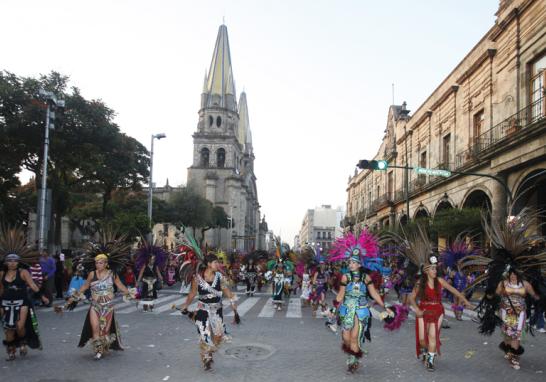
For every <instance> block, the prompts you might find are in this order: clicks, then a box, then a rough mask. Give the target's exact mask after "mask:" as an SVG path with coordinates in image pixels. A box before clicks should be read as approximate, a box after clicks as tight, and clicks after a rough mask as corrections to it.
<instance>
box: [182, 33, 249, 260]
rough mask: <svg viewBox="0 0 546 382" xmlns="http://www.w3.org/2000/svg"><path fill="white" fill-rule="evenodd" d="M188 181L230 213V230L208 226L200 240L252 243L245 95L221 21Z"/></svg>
mask: <svg viewBox="0 0 546 382" xmlns="http://www.w3.org/2000/svg"><path fill="white" fill-rule="evenodd" d="M188 185H189V186H190V187H193V188H194V189H195V190H196V191H197V192H198V193H199V194H201V195H202V196H204V197H205V198H207V199H208V200H210V201H211V202H212V204H213V205H215V206H221V207H222V208H224V211H225V212H226V213H227V214H228V216H231V217H232V219H233V220H232V221H233V228H232V229H231V230H229V229H228V230H226V229H220V230H209V231H207V233H206V237H205V241H206V242H207V244H208V245H209V246H214V247H220V248H222V249H224V250H230V249H232V248H236V249H238V250H247V251H248V250H252V249H255V248H257V247H258V240H257V236H258V231H259V218H260V212H259V207H260V205H259V203H258V193H257V188H256V177H255V175H254V153H253V148H252V134H251V132H250V122H249V113H248V106H247V101H246V94H245V93H244V92H243V93H242V94H241V96H240V99H239V103H237V93H236V90H235V80H234V77H233V68H232V65H231V54H230V49H229V39H228V33H227V28H226V26H225V25H221V26H220V28H219V30H218V37H217V38H216V44H215V46H214V52H213V55H212V61H211V64H210V68H209V70H208V73H206V74H205V79H204V83H203V92H202V94H201V108H200V110H199V121H198V123H197V131H196V132H195V133H194V134H193V164H192V165H191V167H189V168H188Z"/></svg>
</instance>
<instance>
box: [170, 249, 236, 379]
mask: <svg viewBox="0 0 546 382" xmlns="http://www.w3.org/2000/svg"><path fill="white" fill-rule="evenodd" d="M204 265H205V269H202V270H201V271H200V272H197V273H196V274H195V276H194V278H193V280H192V283H191V290H190V293H189V294H188V297H187V299H186V302H185V303H184V304H182V305H181V306H180V310H181V311H182V312H183V313H187V311H188V307H189V306H190V304H191V303H192V301H193V299H194V298H195V296H197V297H198V299H199V302H198V304H197V310H196V311H195V312H192V314H191V317H192V319H193V320H194V321H195V325H196V326H197V331H198V333H199V337H200V342H199V347H200V354H201V362H202V363H203V368H204V369H205V370H210V369H211V366H212V363H213V358H212V355H213V353H214V352H215V351H217V350H218V347H219V346H220V344H221V343H222V341H226V340H229V338H228V337H227V335H226V327H225V325H224V318H223V317H224V316H223V311H222V297H223V295H224V294H225V295H226V296H227V297H228V298H229V300H230V302H231V307H232V308H233V310H234V311H236V309H237V306H236V304H235V300H236V299H235V296H234V294H233V293H232V292H231V290H230V289H229V287H228V285H227V282H226V279H225V278H224V276H223V275H222V274H221V273H220V272H219V270H218V269H219V264H218V257H216V255H213V254H209V255H207V256H206V257H205V261H204Z"/></svg>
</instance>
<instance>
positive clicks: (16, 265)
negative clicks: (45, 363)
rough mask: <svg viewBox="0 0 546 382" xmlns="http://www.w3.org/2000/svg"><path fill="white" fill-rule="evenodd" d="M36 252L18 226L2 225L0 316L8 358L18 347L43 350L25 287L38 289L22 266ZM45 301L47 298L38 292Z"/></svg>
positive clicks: (24, 351) (23, 353)
mask: <svg viewBox="0 0 546 382" xmlns="http://www.w3.org/2000/svg"><path fill="white" fill-rule="evenodd" d="M37 259H38V255H37V254H36V253H34V252H33V251H31V250H30V248H28V247H27V246H26V244H25V233H24V231H23V230H21V229H19V228H5V227H2V228H1V232H0V263H1V262H2V261H3V263H4V267H3V269H2V270H0V280H1V283H0V316H1V317H2V325H3V327H4V335H5V340H4V345H5V346H6V350H7V353H8V356H7V358H6V360H7V361H13V360H14V359H15V355H16V351H17V348H19V355H20V356H22V357H24V356H26V355H27V352H28V349H27V346H28V347H30V348H32V349H40V350H41V349H42V345H41V342H40V337H39V333H38V321H37V319H36V312H35V311H34V307H33V304H32V301H31V300H30V298H29V296H28V292H27V288H30V289H31V290H32V291H34V292H35V293H36V294H39V292H40V289H39V288H38V286H37V285H36V284H35V283H34V281H33V280H32V277H31V275H30V273H29V272H28V270H26V269H24V268H23V264H22V263H23V261H24V262H25V263H27V267H28V264H34V263H36V262H37ZM40 297H41V300H42V301H43V302H44V304H46V305H47V304H49V300H48V299H47V298H46V297H45V296H43V295H40Z"/></svg>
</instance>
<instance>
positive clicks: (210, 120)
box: [209, 115, 214, 127]
mask: <svg viewBox="0 0 546 382" xmlns="http://www.w3.org/2000/svg"><path fill="white" fill-rule="evenodd" d="M213 123H214V118H213V117H212V115H209V127H211V126H212V124H213Z"/></svg>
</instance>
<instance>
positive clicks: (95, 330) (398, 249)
mask: <svg viewBox="0 0 546 382" xmlns="http://www.w3.org/2000/svg"><path fill="white" fill-rule="evenodd" d="M536 217H537V215H536V213H533V212H531V211H528V210H526V209H524V210H522V211H521V212H520V213H519V214H517V215H514V216H511V218H510V219H509V220H507V221H506V222H504V221H491V220H487V219H484V222H483V224H484V232H486V233H487V238H488V240H489V241H488V249H487V250H484V249H483V248H480V246H479V241H477V240H476V237H475V236H472V235H471V234H470V233H468V232H463V233H461V234H460V235H459V236H457V237H456V238H454V239H453V240H452V241H451V242H450V244H449V245H448V246H447V247H446V248H442V249H439V248H437V246H436V245H435V244H434V242H433V240H431V238H430V236H429V232H428V230H427V228H426V227H425V226H421V225H417V226H416V227H413V228H411V229H410V228H406V229H404V228H402V229H401V230H400V231H399V232H394V231H391V232H389V233H386V234H384V235H382V236H376V235H375V234H373V233H370V232H369V231H367V230H366V229H364V230H362V231H361V232H358V234H355V233H353V232H347V233H346V234H345V235H344V236H343V237H340V238H338V239H336V241H335V242H334V244H333V247H332V248H330V250H329V251H328V253H322V251H321V249H320V248H316V247H312V246H304V247H303V248H302V249H301V251H298V253H295V252H294V251H292V250H290V248H289V247H288V246H287V245H285V244H281V241H280V240H278V243H277V244H276V250H275V252H274V253H271V254H268V253H265V252H259V251H254V252H252V253H247V254H236V253H233V254H230V255H228V256H226V255H225V254H224V253H223V252H222V251H207V252H206V253H205V252H202V249H201V248H200V246H199V245H198V244H197V242H196V241H195V239H194V238H193V237H192V236H191V235H190V233H189V232H186V233H184V235H182V244H181V245H180V246H179V248H178V249H179V250H178V253H176V254H174V253H170V252H168V251H166V250H165V249H164V248H161V247H158V246H156V245H153V244H151V243H148V242H146V241H145V240H143V241H142V242H141V244H140V245H139V246H138V248H136V249H131V248H132V244H131V243H128V242H127V240H124V238H123V237H118V236H115V235H114V234H113V233H106V232H105V233H102V234H101V236H100V238H99V240H97V241H96V242H95V243H93V244H90V246H89V247H88V248H87V249H86V251H85V253H83V254H82V255H81V256H77V257H73V258H71V257H65V256H63V255H62V254H61V253H59V254H56V255H55V256H54V257H53V258H52V257H49V256H48V254H47V253H45V252H42V253H40V254H39V256H38V255H37V253H36V251H33V250H32V249H31V248H30V247H28V246H26V243H25V234H24V232H23V231H22V230H20V229H17V228H12V229H3V231H2V232H1V233H0V256H2V257H1V259H0V260H1V261H2V263H3V268H2V270H1V271H0V280H1V284H0V285H1V287H0V296H1V297H0V301H1V306H0V314H1V316H2V322H3V327H4V331H5V340H4V345H5V346H6V349H7V353H8V356H7V360H9V361H13V360H14V359H15V358H16V352H17V349H18V350H19V355H20V356H25V355H26V354H27V352H28V348H27V347H30V348H41V346H42V344H41V341H40V338H39V331H38V321H37V316H36V311H35V308H34V307H35V305H36V304H43V305H45V306H51V304H52V303H53V301H54V299H55V298H58V299H65V300H66V301H65V302H64V303H63V304H62V305H58V306H56V307H55V309H56V311H58V312H62V311H64V310H71V309H74V307H75V306H76V305H77V304H78V303H80V302H85V301H87V302H88V303H89V309H88V313H87V315H86V318H85V321H84V325H83V329H82V333H81V336H80V340H79V346H80V347H83V346H85V345H86V344H87V343H91V346H92V348H93V357H94V358H95V359H101V358H102V357H103V356H104V355H105V354H107V353H108V352H109V351H110V350H111V349H113V350H122V349H123V345H122V342H121V337H120V332H119V329H118V324H117V322H116V317H115V306H114V303H113V300H114V296H115V293H122V294H123V296H124V299H126V301H129V300H134V301H137V302H139V303H140V304H142V307H143V308H142V310H143V311H144V312H146V311H153V308H154V303H155V300H156V299H157V297H158V291H159V290H161V289H162V288H163V286H164V285H168V286H173V285H174V284H176V283H177V282H180V283H181V284H182V287H181V289H180V290H181V292H184V291H185V293H187V297H186V300H185V302H184V303H183V304H181V305H179V306H173V308H175V309H178V310H180V311H181V312H182V313H183V314H185V315H187V316H188V317H189V318H190V319H191V320H192V321H193V322H194V323H195V325H196V327H197V331H198V334H199V343H200V345H199V346H200V350H199V351H200V356H201V361H202V366H203V368H204V369H205V370H210V369H211V368H212V364H213V362H214V359H213V354H214V353H215V352H216V351H217V349H218V348H219V347H220V346H221V344H222V343H223V342H226V341H229V340H230V337H229V335H228V333H227V331H226V326H225V323H224V318H223V302H222V300H223V298H227V299H228V300H229V303H230V305H231V306H232V309H233V311H234V322H235V323H236V324H237V323H239V322H240V319H239V316H238V313H237V297H236V294H235V293H234V292H233V291H232V290H233V287H234V286H236V285H238V284H240V283H243V284H244V285H245V286H246V288H245V291H246V296H247V297H252V296H254V294H255V293H260V292H262V291H264V290H265V291H266V292H268V293H269V291H270V293H271V296H272V304H273V305H274V308H275V309H276V310H282V309H283V306H284V304H285V303H286V301H287V299H290V298H294V297H296V298H298V297H299V298H300V299H301V301H302V304H301V305H302V307H310V308H311V313H312V315H313V316H317V315H320V316H323V317H325V319H326V326H327V327H328V328H329V329H330V330H332V331H333V332H337V331H338V330H339V331H340V332H341V339H342V350H343V352H344V353H346V354H347V357H348V358H347V370H348V371H349V372H351V373H353V372H355V371H356V370H358V368H359V366H360V363H361V358H362V356H363V354H364V353H365V346H367V345H365V344H367V343H368V342H369V341H370V338H371V334H370V327H371V319H372V310H373V309H372V308H373V307H374V306H375V308H378V309H380V313H379V316H380V317H379V318H380V319H382V320H383V321H384V324H383V327H384V329H386V330H387V331H392V330H397V329H399V328H400V327H401V326H402V324H403V323H404V321H405V320H406V319H407V317H408V314H409V312H410V311H413V313H414V315H415V351H416V356H417V358H418V359H420V360H421V361H422V362H423V364H424V366H425V368H426V369H427V370H429V371H434V370H435V369H436V364H437V357H438V356H439V355H440V354H441V341H440V338H441V335H440V332H441V329H442V328H445V327H446V325H445V313H446V312H445V308H444V302H445V301H450V302H451V303H452V305H451V309H452V310H453V312H454V316H455V319H456V320H462V317H463V312H464V311H465V309H475V310H477V312H478V314H477V319H476V322H477V323H478V324H479V325H478V331H479V332H480V333H482V334H486V335H490V334H492V333H493V332H494V331H495V329H496V328H497V327H499V328H500V330H501V332H502V342H501V343H500V344H499V348H500V349H501V350H502V351H503V353H504V357H505V358H506V359H507V360H508V362H509V364H510V366H511V367H512V368H514V369H516V370H517V369H519V368H520V357H521V355H522V354H523V352H524V349H523V347H522V346H521V339H522V336H523V335H524V333H525V332H527V331H531V333H533V329H535V330H537V331H538V332H542V333H544V332H546V331H545V330H544V307H545V305H546V282H545V280H544V277H543V276H544V272H545V270H546V266H545V264H546V251H545V250H544V244H545V238H544V237H543V236H541V235H539V234H531V233H529V228H530V227H532V224H533V221H534V220H533V219H536ZM268 284H270V286H269V287H268V286H267V285H268ZM472 297H474V299H473V301H477V304H476V305H474V304H472V303H471V302H470V300H471V298H472ZM194 299H197V305H196V308H195V310H193V311H190V310H189V309H190V307H191V306H194V305H195V304H194V305H192V303H193V302H194ZM375 308H374V309H375Z"/></svg>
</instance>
